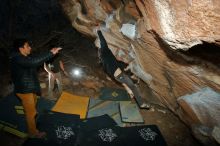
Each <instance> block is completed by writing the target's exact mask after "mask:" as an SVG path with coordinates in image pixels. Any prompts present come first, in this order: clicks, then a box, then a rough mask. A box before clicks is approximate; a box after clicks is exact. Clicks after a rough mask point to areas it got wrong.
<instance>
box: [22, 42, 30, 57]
mask: <svg viewBox="0 0 220 146" xmlns="http://www.w3.org/2000/svg"><path fill="white" fill-rule="evenodd" d="M20 51H21V53H22V54H23V55H24V56H28V55H29V54H30V53H31V46H30V45H29V43H28V42H26V43H25V44H24V46H23V47H22V48H20Z"/></svg>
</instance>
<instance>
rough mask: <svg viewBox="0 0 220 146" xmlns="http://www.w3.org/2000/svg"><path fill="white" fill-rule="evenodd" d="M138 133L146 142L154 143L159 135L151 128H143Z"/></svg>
mask: <svg viewBox="0 0 220 146" xmlns="http://www.w3.org/2000/svg"><path fill="white" fill-rule="evenodd" d="M138 132H139V134H140V136H141V137H142V138H143V139H144V140H146V141H149V140H150V141H154V140H155V137H156V136H157V133H156V132H154V131H152V130H151V129H150V128H143V129H140V130H139V131H138Z"/></svg>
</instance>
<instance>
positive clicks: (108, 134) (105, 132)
mask: <svg viewBox="0 0 220 146" xmlns="http://www.w3.org/2000/svg"><path fill="white" fill-rule="evenodd" d="M98 135H99V137H100V138H101V139H102V140H103V141H106V142H112V141H113V140H114V139H115V138H116V137H118V136H117V135H116V134H115V133H114V131H113V130H112V129H101V130H99V134H98Z"/></svg>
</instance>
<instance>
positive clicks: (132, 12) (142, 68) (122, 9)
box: [61, 0, 220, 126]
mask: <svg viewBox="0 0 220 146" xmlns="http://www.w3.org/2000/svg"><path fill="white" fill-rule="evenodd" d="M61 4H62V6H63V9H64V11H65V12H66V14H67V16H68V17H69V19H70V20H71V22H72V25H73V27H75V28H76V29H77V30H78V31H79V32H81V33H83V34H85V35H88V36H92V37H96V35H95V33H94V31H93V30H94V28H95V27H96V24H97V23H100V22H105V24H106V25H105V27H104V28H103V29H102V30H103V34H104V36H105V38H106V39H107V42H108V45H109V48H111V50H112V52H113V53H114V55H115V56H116V57H117V58H118V59H120V60H122V61H124V62H127V63H129V66H130V68H131V70H132V72H134V73H135V74H136V75H137V76H138V77H139V78H141V79H142V80H143V81H144V82H145V83H146V84H147V85H148V86H149V88H150V89H151V90H152V93H153V94H154V95H155V96H156V97H157V98H158V99H159V100H160V101H161V103H162V104H163V105H164V106H166V107H168V108H169V109H170V110H172V111H173V112H174V113H176V114H177V115H178V116H179V117H180V118H181V119H182V120H183V121H184V122H186V123H187V124H188V125H190V126H191V123H190V122H188V121H194V123H200V124H201V123H204V121H202V119H199V118H198V115H196V114H195V115H193V116H190V114H191V113H190V110H185V111H183V110H182V109H183V108H186V107H187V106H188V107H189V109H190V108H191V105H190V104H185V105H184V104H182V105H179V104H178V102H177V99H178V98H179V97H181V96H184V95H187V94H193V93H194V92H197V91H199V90H200V89H202V88H204V87H207V86H208V87H211V88H212V89H214V90H215V91H217V92H220V76H219V67H218V64H219V60H218V61H217V62H216V61H215V62H214V61H213V58H215V57H216V58H218V57H217V56H216V55H219V53H218V52H219V49H220V48H219V47H216V50H217V51H216V52H214V53H213V54H209V53H211V52H209V51H207V50H211V49H212V47H213V46H211V45H209V44H207V46H203V52H202V51H200V46H198V47H197V51H196V52H195V53H186V51H187V50H191V49H193V48H192V47H193V46H195V45H197V44H202V43H203V42H208V43H215V44H216V45H218V44H219V42H220V19H219V17H220V1H219V0H203V1H199V0H182V1H174V0H157V1H155V0H134V1H132V0H123V1H109V0H102V1H101V2H100V0H80V1H77V0H61ZM123 24H131V25H135V30H136V31H135V36H134V37H133V38H131V37H128V36H126V35H123V33H122V32H121V31H120V30H121V27H122V26H123ZM95 43H96V45H97V46H98V40H96V42H95ZM179 50H184V51H179ZM195 54H196V55H195ZM200 54H205V55H206V56H205V57H204V55H203V57H201V56H202V55H201V56H200ZM212 55H214V56H212ZM145 98H147V97H145ZM204 104H206V103H204ZM209 104H210V103H209ZM181 106H182V107H181ZM183 106H185V107H183ZM214 110H215V109H214ZM216 110H217V108H216ZM187 112H188V113H187ZM212 120H213V119H212V118H209V119H208V121H206V122H205V123H206V124H207V123H209V124H208V125H209V126H210V124H211V123H213V122H212ZM212 126H215V125H212Z"/></svg>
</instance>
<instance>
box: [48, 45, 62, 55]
mask: <svg viewBox="0 0 220 146" xmlns="http://www.w3.org/2000/svg"><path fill="white" fill-rule="evenodd" d="M61 49H62V48H60V47H59V48H52V49H51V50H50V52H51V53H53V55H56V54H57V53H59V51H60V50H61Z"/></svg>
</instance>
